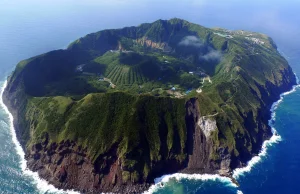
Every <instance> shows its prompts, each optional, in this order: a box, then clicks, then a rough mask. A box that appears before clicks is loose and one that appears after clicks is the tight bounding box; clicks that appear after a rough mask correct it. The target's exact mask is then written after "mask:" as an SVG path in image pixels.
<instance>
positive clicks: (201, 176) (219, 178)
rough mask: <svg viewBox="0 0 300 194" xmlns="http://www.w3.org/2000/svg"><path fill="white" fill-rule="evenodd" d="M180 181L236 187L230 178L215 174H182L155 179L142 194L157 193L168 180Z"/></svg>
mask: <svg viewBox="0 0 300 194" xmlns="http://www.w3.org/2000/svg"><path fill="white" fill-rule="evenodd" d="M181 179H189V180H201V181H207V180H212V181H220V182H222V183H224V184H227V185H229V186H232V187H237V185H236V184H234V183H233V182H232V181H231V179H230V178H228V177H224V176H220V175H217V174H183V173H175V174H171V175H164V176H162V177H159V178H156V179H155V180H154V182H155V185H152V186H151V187H150V188H149V190H148V191H146V192H144V194H151V193H154V192H155V191H157V190H158V189H159V188H161V187H163V186H164V185H165V183H167V182H169V181H170V180H176V181H180V180H181Z"/></svg>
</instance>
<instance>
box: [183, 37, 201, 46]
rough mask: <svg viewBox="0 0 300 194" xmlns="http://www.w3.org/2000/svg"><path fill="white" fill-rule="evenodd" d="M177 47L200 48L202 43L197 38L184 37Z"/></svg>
mask: <svg viewBox="0 0 300 194" xmlns="http://www.w3.org/2000/svg"><path fill="white" fill-rule="evenodd" d="M179 45H181V46H193V47H201V46H202V45H203V43H202V42H201V40H200V39H199V38H198V37H197V36H186V37H184V38H183V39H182V40H181V41H180V42H179Z"/></svg>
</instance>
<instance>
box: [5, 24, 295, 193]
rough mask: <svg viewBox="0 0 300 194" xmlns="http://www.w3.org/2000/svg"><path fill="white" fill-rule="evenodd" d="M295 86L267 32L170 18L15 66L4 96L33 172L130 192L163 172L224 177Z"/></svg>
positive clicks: (60, 183)
mask: <svg viewBox="0 0 300 194" xmlns="http://www.w3.org/2000/svg"><path fill="white" fill-rule="evenodd" d="M294 84H296V79H295V76H294V74H293V72H292V69H291V68H290V66H289V65H288V63H287V61H286V60H285V59H284V58H283V57H282V56H281V55H280V53H279V52H278V51H277V47H276V45H275V43H274V42H273V40H272V39H271V38H269V37H268V36H266V35H264V34H260V33H254V32H246V31H229V30H225V29H220V28H216V29H209V28H205V27H202V26H200V25H197V24H192V23H189V22H187V21H184V20H180V19H171V20H167V21H166V20H158V21H156V22H154V23H147V24H141V25H139V26H137V27H127V28H122V29H114V30H103V31H99V32H96V33H92V34H88V35H86V36H85V37H82V38H80V39H78V40H76V41H74V42H73V43H71V44H70V45H69V47H68V48H67V49H65V50H56V51H51V52H49V53H45V54H43V55H40V56H36V57H33V58H30V59H27V60H24V61H21V62H20V63H19V64H18V65H17V67H16V69H15V71H14V72H13V73H12V75H11V76H10V77H9V78H8V86H7V88H6V89H5V92H4V101H5V104H6V105H7V106H8V107H9V109H10V111H11V112H12V114H13V115H14V118H15V119H14V121H15V122H14V125H15V128H16V132H17V136H18V139H19V141H20V142H21V145H22V146H23V149H24V150H25V152H26V158H27V160H28V166H29V168H30V169H32V170H34V171H38V173H39V175H40V176H41V177H42V178H44V179H46V180H48V181H49V182H50V183H51V184H54V185H55V186H57V187H59V188H63V189H75V190H79V191H81V192H84V193H97V192H123V193H124V192H125V193H133V192H138V193H140V192H142V191H144V190H146V189H147V188H148V187H149V186H150V185H151V184H152V183H153V181H154V178H156V177H159V176H162V175H164V174H168V173H175V172H184V173H219V174H221V175H225V176H230V175H231V172H232V170H233V169H235V168H237V167H241V166H243V165H245V164H246V163H247V161H249V160H250V159H251V157H253V155H255V154H257V153H258V152H259V150H260V149H261V146H262V143H263V141H264V140H266V139H268V138H270V136H271V129H270V127H269V126H268V120H269V118H270V111H269V110H270V107H271V105H272V103H273V102H274V101H275V100H277V99H278V98H279V95H280V93H282V92H285V91H287V90H289V89H290V88H291V87H292V85H294Z"/></svg>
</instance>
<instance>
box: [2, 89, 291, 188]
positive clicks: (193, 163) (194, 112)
mask: <svg viewBox="0 0 300 194" xmlns="http://www.w3.org/2000/svg"><path fill="white" fill-rule="evenodd" d="M290 87H292V86H290ZM290 87H289V86H288V87H287V88H286V89H283V90H281V91H280V92H285V91H288V90H289V89H290ZM278 98H279V96H278ZM3 101H4V103H5V104H6V106H7V107H8V109H9V111H10V112H11V113H12V115H13V116H14V126H15V129H16V133H17V137H18V139H19V140H20V137H21V133H20V131H21V130H20V129H19V127H18V124H17V123H18V111H17V109H14V108H13V107H12V106H11V105H10V104H11V103H10V98H9V94H8V92H7V91H5V92H4V94H3ZM274 101H275V100H274ZM197 103H198V102H197V100H196V99H191V100H190V101H189V102H188V103H187V105H186V106H187V116H186V118H187V119H190V121H189V122H187V123H189V127H188V128H190V130H192V133H190V134H191V136H190V137H189V138H191V139H190V141H193V145H192V146H190V148H191V150H190V151H189V153H191V154H190V155H189V159H188V161H187V166H186V167H184V168H182V169H177V170H176V169H174V173H176V172H178V173H185V174H220V175H221V176H225V177H228V178H230V179H231V180H232V182H233V183H234V184H236V185H238V182H237V181H236V180H235V179H234V178H233V177H232V172H233V170H234V169H235V168H241V167H244V166H245V165H246V162H245V163H242V162H239V163H238V165H236V166H235V168H230V158H231V157H230V155H229V153H226V150H223V151H224V154H223V155H224V158H223V159H222V161H221V162H220V163H219V164H211V163H209V161H208V160H207V156H205V155H203V153H207V154H208V153H209V150H207V149H209V148H210V146H207V144H209V143H211V142H209V139H208V142H206V140H205V135H204V133H203V131H202V130H201V129H200V128H199V126H197V121H198V119H199V110H198V109H197V107H198V106H199V104H197ZM268 106H271V103H270V105H268ZM268 110H269V109H268ZM268 112H270V111H268ZM195 137H199V138H195ZM265 137H267V138H266V139H264V140H263V141H265V140H267V139H269V138H270V137H271V136H270V135H266V136H265ZM200 139H202V141H200V142H199V140H200ZM203 140H204V141H203ZM263 141H262V142H261V144H262V143H263ZM201 144H202V145H201ZM21 145H22V147H23V149H24V150H26V152H25V153H26V157H25V158H26V160H27V165H28V168H29V169H31V170H32V171H35V172H38V174H39V176H40V177H41V178H43V179H45V180H47V181H48V182H49V183H50V184H52V185H54V186H55V187H57V188H59V189H64V190H68V189H75V190H77V191H79V192H82V193H97V192H113V193H142V192H144V191H147V190H148V189H149V187H150V186H151V185H152V184H153V183H154V182H152V183H151V182H149V183H134V182H132V183H129V184H128V183H126V184H125V183H123V182H122V180H118V179H120V177H121V175H120V173H121V168H122V165H121V163H120V162H118V161H117V162H115V163H113V164H111V165H109V167H110V169H107V171H108V172H112V171H114V173H113V174H111V173H109V174H108V175H107V176H106V177H102V178H101V177H99V174H97V172H96V166H95V163H92V162H91V159H90V158H89V157H88V156H87V153H86V148H82V147H81V146H77V145H76V142H74V141H69V140H66V141H62V142H60V143H59V144H57V143H50V142H49V138H48V137H47V135H45V137H44V141H43V142H41V143H40V144H35V145H34V146H32V147H31V148H28V149H25V148H26V145H24V144H21ZM199 145H200V146H199ZM199 148H201V149H202V150H199ZM197 153H198V154H197ZM257 154H258V153H253V154H252V157H253V156H255V155H257ZM250 159H251V158H250ZM250 159H249V160H250ZM163 174H164V173H162V175H163ZM120 183H121V184H120Z"/></svg>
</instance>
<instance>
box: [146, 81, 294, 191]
mask: <svg viewBox="0 0 300 194" xmlns="http://www.w3.org/2000/svg"><path fill="white" fill-rule="evenodd" d="M296 79H297V84H299V80H298V77H297V76H296ZM298 87H300V85H295V86H293V88H292V90H290V91H288V92H285V93H282V94H281V95H280V99H279V100H278V101H277V102H274V103H273V104H272V106H271V109H270V111H271V119H270V120H269V123H268V124H269V126H270V127H271V130H272V134H273V135H272V137H271V138H270V139H269V140H266V141H264V143H263V145H262V149H261V151H260V153H259V154H258V155H257V156H254V157H253V158H252V159H251V160H250V161H249V162H248V163H247V165H246V166H245V167H243V168H237V169H235V170H234V171H233V178H235V179H238V177H239V176H242V175H245V172H250V171H251V169H252V168H253V166H254V165H255V164H257V163H259V162H260V161H261V160H262V158H263V157H264V156H266V155H267V149H268V147H270V146H272V145H273V144H274V143H278V142H280V141H281V140H282V139H281V136H280V135H278V134H277V131H276V129H275V128H274V127H273V125H274V121H275V118H276V112H275V111H276V109H277V108H278V105H279V104H280V103H281V102H282V101H283V98H284V96H286V95H289V94H291V93H293V92H295V91H296V89H297V88H298ZM171 179H175V180H177V181H179V180H181V179H190V180H192V179H193V180H201V181H207V180H212V181H220V182H222V183H225V184H228V185H230V186H233V187H237V185H236V184H234V183H233V182H232V180H231V179H230V178H228V177H223V176H220V175H217V174H212V175H211V174H181V173H175V174H171V175H164V176H162V177H160V178H156V179H155V180H154V182H155V184H154V185H152V186H151V187H150V188H149V190H148V191H146V192H144V194H150V193H154V192H156V191H157V190H159V189H160V188H161V187H163V185H164V183H166V182H168V181H169V180H171ZM237 194H243V192H242V191H241V190H237Z"/></svg>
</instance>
